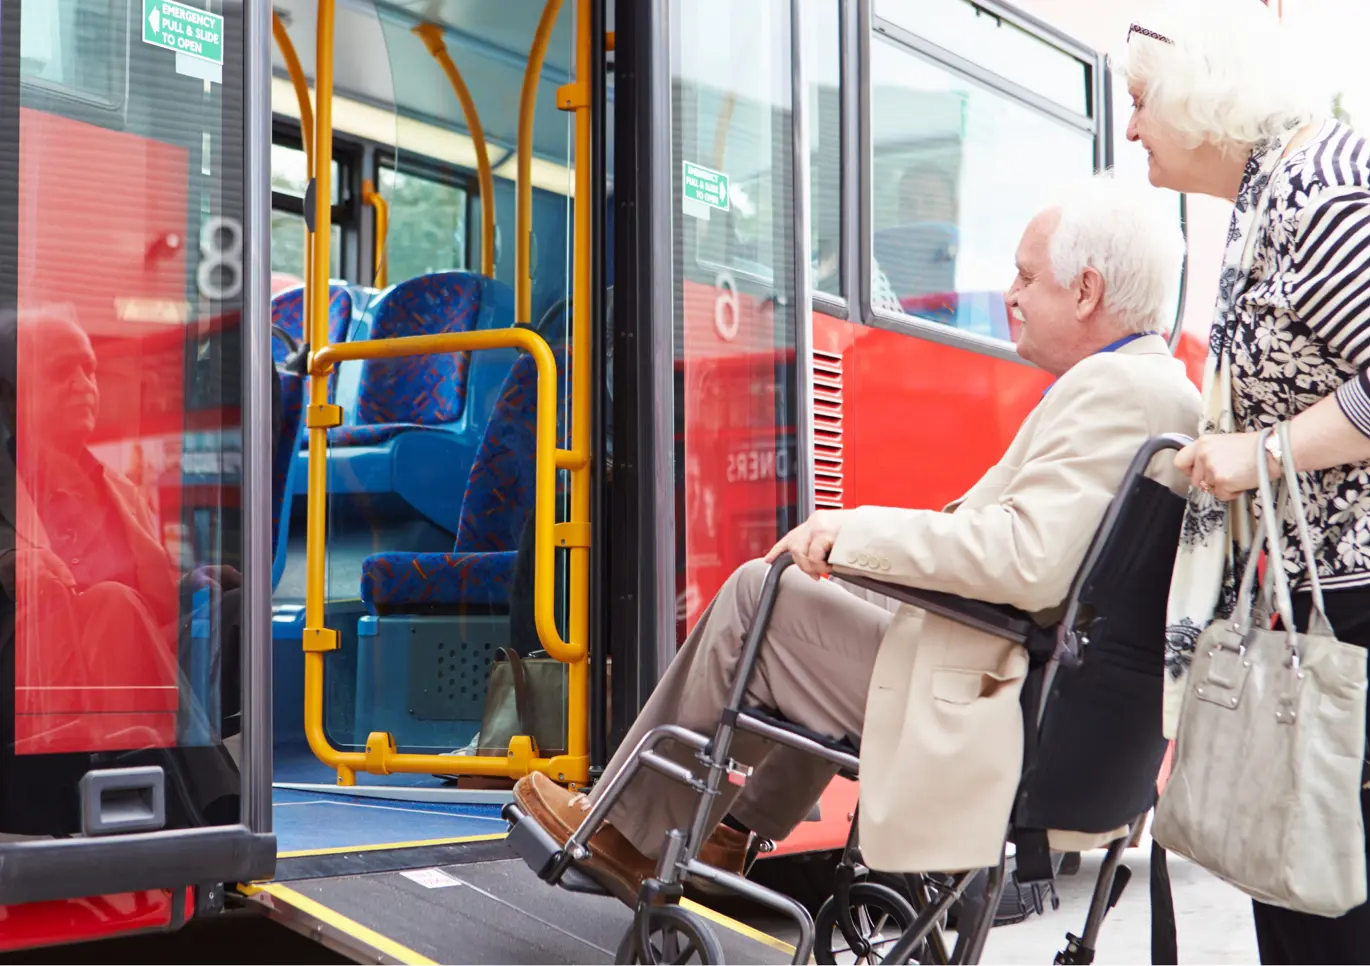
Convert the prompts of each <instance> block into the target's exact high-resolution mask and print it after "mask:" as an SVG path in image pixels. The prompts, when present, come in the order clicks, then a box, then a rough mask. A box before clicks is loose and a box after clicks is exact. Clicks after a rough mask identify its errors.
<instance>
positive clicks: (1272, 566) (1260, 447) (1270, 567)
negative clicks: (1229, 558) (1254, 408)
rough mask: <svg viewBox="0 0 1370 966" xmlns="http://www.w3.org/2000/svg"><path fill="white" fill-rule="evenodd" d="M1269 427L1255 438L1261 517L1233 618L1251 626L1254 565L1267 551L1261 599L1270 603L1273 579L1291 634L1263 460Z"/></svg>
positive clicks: (1281, 549)
mask: <svg viewBox="0 0 1370 966" xmlns="http://www.w3.org/2000/svg"><path fill="white" fill-rule="evenodd" d="M1270 432H1271V431H1270V430H1269V429H1263V430H1261V432H1260V434H1259V435H1258V436H1257V437H1256V470H1257V474H1258V479H1259V484H1258V486H1257V491H1258V492H1257V495H1258V498H1259V500H1260V506H1261V516H1260V519H1259V520H1257V521H1256V531H1255V533H1254V534H1253V535H1252V537H1251V550H1250V552H1249V553H1248V554H1247V557H1246V567H1245V569H1243V571H1242V582H1241V586H1240V588H1239V590H1238V591H1237V609H1236V612H1235V613H1234V614H1233V621H1234V623H1235V624H1236V626H1237V627H1238V628H1240V629H1243V630H1244V629H1246V628H1249V627H1250V626H1251V606H1252V598H1253V593H1252V591H1254V590H1255V586H1256V566H1257V564H1258V563H1259V561H1260V556H1261V550H1262V549H1265V550H1266V551H1267V560H1268V563H1267V569H1266V581H1265V585H1264V587H1263V588H1262V590H1263V594H1262V597H1263V600H1264V601H1265V603H1266V604H1267V605H1269V604H1270V603H1271V601H1270V595H1269V588H1270V584H1271V583H1272V582H1273V584H1274V590H1275V600H1274V604H1275V609H1276V610H1277V611H1278V613H1279V615H1280V619H1281V620H1282V621H1284V625H1285V627H1287V628H1288V629H1289V632H1290V633H1291V634H1292V633H1293V630H1294V606H1293V601H1292V599H1291V598H1290V594H1289V577H1288V575H1287V574H1286V573H1285V572H1284V541H1283V540H1282V539H1281V536H1280V527H1279V525H1278V517H1276V515H1275V494H1274V487H1273V485H1272V483H1271V481H1270V464H1269V461H1268V460H1266V459H1265V441H1266V439H1268V438H1269V436H1270ZM1291 643H1292V642H1291Z"/></svg>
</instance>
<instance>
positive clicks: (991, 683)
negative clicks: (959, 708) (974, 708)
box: [932, 667, 1022, 704]
mask: <svg viewBox="0 0 1370 966" xmlns="http://www.w3.org/2000/svg"><path fill="white" fill-rule="evenodd" d="M1021 678H1022V675H1021V674H1003V673H1000V672H998V671H981V670H976V669H974V668H962V667H938V668H933V669H932V696H933V698H934V699H935V700H937V701H945V702H946V703H947V704H974V703H975V702H976V701H978V700H980V699H981V698H992V697H994V696H995V695H996V694H998V693H1000V692H1001V691H1003V690H1004V689H1005V688H1007V687H1009V686H1011V685H1013V684H1015V683H1017V682H1018V681H1019V680H1020V679H1021Z"/></svg>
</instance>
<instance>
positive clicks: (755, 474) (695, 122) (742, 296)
mask: <svg viewBox="0 0 1370 966" xmlns="http://www.w3.org/2000/svg"><path fill="white" fill-rule="evenodd" d="M661 15H662V16H664V17H667V18H668V19H669V29H668V31H666V33H667V34H668V35H669V38H670V44H669V49H665V50H661V51H659V52H657V53H656V54H655V56H657V58H658V63H656V64H654V65H647V64H643V65H641V66H640V67H639V66H638V62H637V61H634V62H633V66H634V67H635V68H636V69H638V70H642V71H646V72H647V73H649V74H653V75H656V76H659V77H660V78H661V81H660V82H661V83H663V84H669V94H670V99H669V108H670V110H669V112H658V116H657V117H656V118H655V119H654V120H653V121H652V122H650V123H648V124H647V125H646V126H644V127H639V128H637V129H636V130H633V131H632V136H633V137H635V138H636V139H637V140H638V143H639V145H640V147H639V150H642V148H643V147H653V146H654V145H660V150H659V151H658V153H657V155H656V156H655V157H654V160H653V166H652V168H651V169H650V171H648V172H644V173H643V175H642V176H641V177H642V180H641V181H640V182H639V183H636V184H634V185H633V189H634V190H635V191H636V192H637V193H638V195H639V196H640V197H639V200H638V207H640V206H641V204H642V200H641V199H642V198H643V197H646V198H652V197H653V192H654V191H660V192H661V194H660V195H658V196H657V197H656V200H655V203H656V204H657V205H659V207H653V208H652V212H651V220H650V222H648V223H645V224H638V225H635V226H634V227H633V229H632V230H633V231H637V232H639V233H640V235H639V237H638V238H637V239H636V240H634V239H633V238H632V236H631V235H629V237H628V238H625V239H624V240H623V243H622V244H620V257H621V258H628V257H630V255H631V253H630V251H629V249H633V248H635V249H638V250H646V249H648V244H649V243H648V242H647V241H646V240H645V239H646V237H650V238H651V242H650V246H651V249H650V250H654V251H660V252H661V253H662V254H663V255H664V254H666V253H669V255H670V258H669V261H667V260H665V259H664V258H661V259H658V260H656V261H654V262H653V263H652V264H651V265H650V269H651V272H652V273H654V274H653V275H652V276H651V277H650V278H645V277H644V276H643V275H641V274H638V275H636V276H635V277H634V281H635V284H637V285H640V286H641V289H640V290H639V291H637V292H635V293H634V292H625V293H624V296H623V297H622V298H616V304H617V305H620V306H622V305H624V304H625V302H624V298H627V299H628V300H629V301H628V303H627V304H628V305H630V306H631V308H627V309H626V310H621V311H620V312H619V314H618V315H616V320H617V323H618V324H620V325H621V326H632V325H633V324H635V323H634V318H635V317H636V318H638V319H640V318H643V317H646V316H644V313H646V312H647V311H648V310H649V308H650V310H651V311H652V312H653V313H654V315H655V317H654V321H653V325H654V326H655V328H656V331H657V332H658V333H660V334H659V335H657V336H656V338H657V342H656V345H657V350H656V351H658V352H660V353H661V355H662V356H663V361H664V357H669V360H670V362H669V366H670V368H669V375H666V374H665V373H663V372H661V371H656V372H654V375H655V376H656V377H657V378H663V377H665V378H669V379H670V382H669V384H667V385H666V386H664V387H661V388H662V389H664V391H663V392H661V395H662V397H664V398H662V400H661V402H662V403H663V404H664V403H666V402H667V401H669V407H665V411H666V412H669V413H670V414H671V424H670V426H669V431H670V433H671V437H673V439H674V444H673V445H674V453H673V458H672V459H670V461H669V464H668V465H673V468H674V474H673V475H674V479H673V483H674V485H673V487H672V499H673V500H674V506H658V507H657V513H658V514H659V515H660V516H661V517H664V518H667V519H669V520H672V521H673V523H674V526H673V527H671V528H670V529H663V531H662V532H663V533H669V532H670V530H671V529H673V530H674V547H662V548H661V551H660V553H659V555H658V558H657V560H656V562H655V567H656V568H657V569H658V570H667V571H668V572H669V579H670V585H671V598H670V599H668V600H664V601H661V602H660V603H661V605H662V610H663V611H664V612H665V613H666V614H668V615H669V616H670V620H671V624H667V625H666V627H667V628H669V630H668V632H667V633H666V634H665V635H664V642H665V644H666V649H665V650H664V651H663V652H662V653H660V654H654V655H644V658H650V659H653V660H654V661H655V663H656V664H657V668H656V670H657V672H658V673H659V672H660V671H662V670H664V667H665V662H667V661H668V660H669V658H670V656H671V654H673V653H674V649H675V645H676V644H677V643H678V642H679V641H681V640H683V639H684V636H685V634H686V633H688V631H689V629H690V628H691V627H693V626H694V624H695V622H696V621H697V620H698V619H699V617H700V615H701V614H702V613H703V611H704V609H705V608H706V607H707V606H708V604H709V601H710V600H711V599H712V597H713V595H714V593H715V592H716V591H717V590H718V589H719V587H720V586H721V585H722V583H723V581H724V580H725V579H727V577H728V575H729V574H730V573H731V572H732V571H733V570H734V569H735V568H736V567H738V566H739V565H740V564H742V563H744V562H745V561H747V560H748V559H751V558H753V557H756V556H759V555H761V554H763V553H765V552H766V551H767V550H769V549H770V548H771V546H772V545H773V544H774V543H775V541H776V539H777V538H778V537H779V536H780V535H781V534H783V533H784V532H786V531H787V530H788V529H790V528H791V527H793V526H794V525H795V523H796V522H797V521H798V520H799V519H800V517H801V514H802V513H803V512H804V509H805V505H806V503H807V497H806V495H805V490H806V489H807V488H805V487H801V486H800V485H799V482H798V481H799V478H800V466H799V464H800V460H801V458H802V457H801V450H802V447H800V446H799V445H798V440H799V438H800V422H799V421H800V417H801V413H802V411H803V407H802V406H801V404H800V396H799V386H800V383H799V375H800V371H801V369H802V368H803V364H802V355H803V352H804V348H803V346H804V337H805V333H806V331H807V326H808V322H807V318H808V315H807V309H808V306H807V298H806V297H805V296H804V295H803V293H802V291H801V289H802V285H803V283H802V273H801V259H802V255H801V253H800V251H799V248H800V245H801V239H800V238H799V234H800V233H799V231H797V229H796V225H797V224H799V220H798V219H799V214H800V212H799V207H798V205H799V201H800V198H799V193H798V190H797V177H796V164H795V142H794V130H795V127H794V86H795V81H794V75H795V67H796V64H795V58H794V57H793V56H792V51H793V44H792V36H791V31H792V27H793V20H792V17H791V3H790V2H789V0H761V2H757V3H747V4H734V3H728V2H727V0H705V2H702V3H698V2H694V0H690V2H685V0H678V2H671V3H667V4H664V5H662V9H661ZM648 16H649V12H646V11H644V12H643V13H642V17H644V18H646V17H648ZM639 31H641V33H639ZM624 33H631V47H629V46H628V45H629V41H627V40H625V41H624V45H623V46H620V50H619V53H618V56H619V57H620V65H622V64H623V62H624V59H626V58H640V57H644V56H646V55H647V53H646V52H645V51H644V50H643V49H642V48H643V46H644V45H645V46H647V47H648V48H649V49H650V37H651V34H652V28H651V27H650V26H649V25H647V24H646V23H645V21H644V23H641V24H638V23H636V22H634V23H630V24H627V25H625V28H624ZM619 71H620V73H622V72H623V67H622V66H620V67H619ZM642 83H644V84H645V81H643V82H642ZM636 91H637V93H638V95H639V96H642V97H644V98H646V97H649V96H655V95H650V94H648V93H646V88H644V87H638V88H637V89H636ZM662 93H664V92H662ZM624 110H627V108H626V107H625V108H624ZM626 127H627V125H626V124H625V123H622V122H621V123H620V129H619V131H618V134H617V136H618V138H619V139H620V143H622V142H623V140H624V139H625V138H627V137H629V131H628V130H626V129H625V128H626ZM663 129H664V130H663ZM667 148H669V151H667V150H666V149H667ZM630 176H631V173H630V172H622V173H620V180H622V179H625V178H628V177H630ZM666 186H669V192H668V193H667V191H666ZM626 214H627V211H626V210H625V215H626ZM621 274H623V275H624V276H625V278H626V276H627V273H626V271H625V272H622V273H621ZM653 292H668V293H671V296H672V297H671V299H670V300H668V301H664V302H661V301H654V300H653V296H652V293H653ZM634 298H640V299H643V300H644V301H643V302H640V303H637V304H634V303H633V301H632V300H633V299H634ZM625 311H626V313H631V314H625ZM636 324H638V325H639V327H640V326H641V323H636ZM649 371H650V370H649ZM659 391H660V390H659ZM627 398H628V397H627V396H626V395H625V400H626V399H627ZM625 404H626V405H634V403H633V402H626V403H625ZM617 415H624V414H623V413H622V410H621V409H620V410H619V411H618V413H616V416H617ZM616 428H617V422H616ZM653 485H654V483H653V481H648V480H646V479H644V480H642V482H641V486H642V488H643V491H644V493H646V492H647V491H649V490H650V488H651V487H652V486H653ZM612 556H614V554H612V553H611V557H612ZM611 566H612V563H611ZM645 569H647V570H650V569H651V567H650V566H648V567H647V568H645ZM658 576H659V575H658ZM672 624H673V625H674V626H673V627H672ZM644 636H645V637H646V635H644ZM647 640H648V641H653V642H657V641H662V640H663V637H658V636H657V635H651V636H650V637H647ZM647 646H650V645H647Z"/></svg>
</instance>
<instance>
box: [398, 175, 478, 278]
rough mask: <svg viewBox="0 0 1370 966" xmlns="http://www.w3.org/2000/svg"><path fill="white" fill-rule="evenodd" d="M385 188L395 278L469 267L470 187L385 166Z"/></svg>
mask: <svg viewBox="0 0 1370 966" xmlns="http://www.w3.org/2000/svg"><path fill="white" fill-rule="evenodd" d="M380 192H381V195H382V196H383V197H385V198H387V199H389V201H390V210H391V217H390V228H389V231H388V232H387V235H388V237H387V239H386V259H387V262H388V264H389V266H390V271H389V276H390V281H391V282H402V281H404V280H405V279H407V278H413V277H415V276H416V275H427V274H429V273H430V272H444V271H451V270H453V269H465V268H467V267H468V266H467V264H466V210H467V207H468V206H467V193H466V188H465V187H463V186H461V185H456V184H451V183H449V182H446V181H440V180H436V179H434V178H425V177H423V176H422V175H418V174H415V173H414V172H412V171H396V170H395V169H394V168H390V167H383V168H381V169H380Z"/></svg>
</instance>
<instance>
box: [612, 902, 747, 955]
mask: <svg viewBox="0 0 1370 966" xmlns="http://www.w3.org/2000/svg"><path fill="white" fill-rule="evenodd" d="M644 915H645V916H646V922H645V923H644V922H642V921H641V920H639V919H634V920H633V924H632V925H631V926H629V927H628V932H627V933H626V934H625V935H624V937H623V941H622V942H620V943H619V944H618V953H617V954H616V955H615V956H614V962H615V963H699V964H701V966H717V964H720V963H722V962H723V947H722V946H720V945H719V943H718V937H717V936H715V935H714V933H713V930H712V929H710V928H709V926H708V924H707V923H705V922H704V920H703V918H702V917H700V916H697V915H695V914H694V913H692V912H688V911H686V910H685V909H682V908H680V907H679V906H653V907H652V908H650V909H648V910H646V912H645V913H644ZM644 927H645V928H644Z"/></svg>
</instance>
